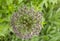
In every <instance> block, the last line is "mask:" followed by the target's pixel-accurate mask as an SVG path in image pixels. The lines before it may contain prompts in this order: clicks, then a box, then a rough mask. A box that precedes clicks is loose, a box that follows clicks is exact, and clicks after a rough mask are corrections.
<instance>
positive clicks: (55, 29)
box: [0, 0, 60, 41]
mask: <svg viewBox="0 0 60 41" xmlns="http://www.w3.org/2000/svg"><path fill="white" fill-rule="evenodd" d="M23 4H25V5H27V6H28V7H29V6H32V7H33V8H34V9H35V10H39V11H40V12H42V14H43V19H42V25H43V27H42V31H41V33H40V35H39V36H37V37H33V38H32V39H31V40H26V41H60V0H0V41H22V40H21V39H20V38H18V37H17V36H16V35H15V34H14V32H13V30H12V27H11V25H10V21H11V16H12V14H13V12H14V11H16V10H17V9H18V8H19V7H20V6H21V5H23Z"/></svg>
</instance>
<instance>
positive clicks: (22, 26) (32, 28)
mask: <svg viewBox="0 0 60 41" xmlns="http://www.w3.org/2000/svg"><path fill="white" fill-rule="evenodd" d="M41 22H42V15H41V13H40V12H39V11H35V10H34V9H33V8H32V7H30V8H28V7H27V6H22V7H20V8H19V9H18V11H16V12H15V13H14V14H13V15H12V19H11V24H12V27H13V30H14V32H15V33H16V35H17V36H19V37H20V38H22V39H29V38H31V37H32V36H34V35H39V33H40V31H41V28H42V25H41Z"/></svg>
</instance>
